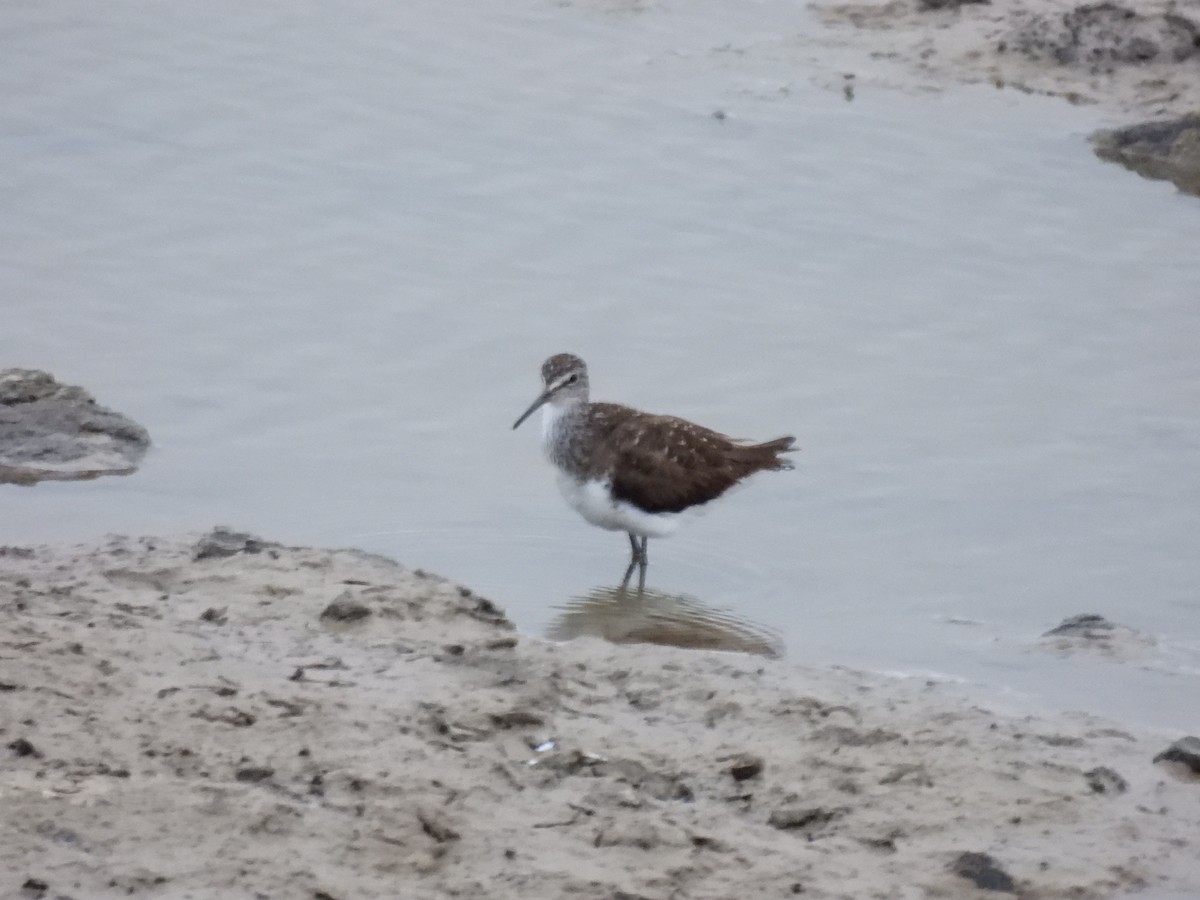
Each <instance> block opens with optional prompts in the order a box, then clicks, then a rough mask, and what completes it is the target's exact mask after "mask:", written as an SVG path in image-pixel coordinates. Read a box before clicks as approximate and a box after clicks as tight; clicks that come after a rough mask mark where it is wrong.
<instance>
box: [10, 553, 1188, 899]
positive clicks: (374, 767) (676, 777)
mask: <svg viewBox="0 0 1200 900" xmlns="http://www.w3.org/2000/svg"><path fill="white" fill-rule="evenodd" d="M0 554H2V555H0V604H2V605H3V609H4V613H3V614H4V617H5V621H6V622H7V623H8V627H7V628H6V630H5V632H4V634H3V636H2V637H0V709H3V713H4V715H3V718H2V719H0V727H2V730H3V734H2V735H0V738H2V742H0V746H2V747H3V748H4V750H3V759H4V765H3V767H2V768H0V802H2V804H3V809H4V816H3V817H2V818H0V871H2V872H3V873H4V874H3V876H0V877H2V878H3V883H0V896H5V897H9V896H12V897H71V898H76V900H82V898H105V897H129V896H134V897H172V898H175V897H222V898H225V897H304V898H337V900H347V898H362V897H406V898H435V897H437V898H441V897H472V898H474V897H485V896H486V897H538V898H541V897H547V898H554V897H567V896H570V897H576V898H596V900H600V898H604V900H614V898H625V900H632V898H648V900H667V898H713V900H717V898H722V900H724V898H729V897H786V896H796V895H799V896H804V897H807V898H833V897H839V898H843V897H844V898H855V900H861V898H870V897H878V898H925V897H947V898H972V897H990V898H997V897H1003V896H1018V897H1022V898H1068V897H1069V898H1076V900H1080V898H1092V897H1110V896H1123V895H1125V894H1127V893H1129V892H1132V891H1136V890H1139V889H1142V888H1148V889H1151V891H1152V892H1153V893H1148V894H1146V896H1154V894H1155V893H1157V892H1165V891H1167V890H1171V891H1175V892H1179V893H1180V894H1181V895H1182V896H1188V895H1193V896H1200V863H1197V862H1196V860H1197V859H1198V858H1200V854H1198V853H1197V846H1196V841H1197V838H1198V836H1200V803H1198V802H1197V797H1198V796H1200V795H1198V794H1197V791H1198V790H1200V785H1197V784H1195V783H1193V782H1190V781H1188V780H1187V779H1186V778H1183V777H1181V776H1179V775H1177V774H1176V773H1174V772H1172V771H1168V770H1167V769H1164V768H1163V767H1162V766H1161V765H1159V766H1156V765H1153V764H1152V762H1151V760H1152V759H1153V757H1154V756H1155V754H1156V753H1158V752H1159V751H1160V750H1162V749H1163V748H1164V747H1165V746H1166V744H1168V743H1169V742H1170V740H1172V739H1173V738H1174V737H1177V736H1178V735H1153V734H1145V733H1141V732H1139V731H1137V730H1132V729H1128V728H1124V727H1122V726H1119V725H1114V724H1112V723H1109V722H1104V721H1100V720H1097V719H1094V718H1089V717H1085V716H1082V715H1063V716H1058V717H1053V718H1040V717H1033V716H1028V717H1020V718H1013V717H1010V716H1006V715H1002V714H997V713H995V712H992V711H989V710H987V709H984V708H980V707H978V706H972V705H969V704H967V703H965V702H964V701H962V700H961V699H957V698H955V697H954V696H950V695H948V694H947V692H946V691H947V689H945V688H942V687H937V686H931V685H926V684H924V683H920V682H912V681H906V682H899V681H889V680H887V679H883V678H880V677H875V676H867V675H863V674H861V673H856V672H852V671H847V670H831V671H816V670H813V669H807V668H804V667H802V666H800V665H798V664H796V663H794V662H788V661H779V660H767V659H763V658H760V657H755V656H748V655H742V654H736V653H719V652H713V651H687V650H679V649H674V648H668V647H653V646H646V645H637V646H628V647H621V646H614V645H611V644H608V643H604V642H601V641H599V640H596V639H594V638H587V639H581V640H576V641H572V642H569V643H565V644H553V643H549V642H545V641H542V640H538V639H534V638H530V637H526V636H523V635H518V634H516V633H515V632H514V631H513V629H512V627H511V625H510V624H509V623H508V621H507V620H506V619H505V617H504V615H503V613H502V612H501V611H500V610H498V609H497V608H496V607H495V606H494V605H493V604H491V603H490V602H489V601H487V600H486V599H484V598H481V597H479V596H477V595H475V594H474V593H472V592H471V591H470V590H469V589H467V588H464V587H460V586H458V585H455V584H452V583H449V582H447V581H444V580H443V579H440V578H437V577H434V576H430V575H427V574H425V573H421V572H416V571H411V570H408V569H405V568H403V567H401V566H399V565H396V564H394V563H392V562H390V561H388V560H385V559H382V558H380V557H377V556H371V555H368V554H364V553H361V552H357V551H352V550H344V551H332V552H331V551H324V550H314V549H303V548H290V547H282V546H277V545H272V544H267V543H263V542H260V541H257V540H253V539H248V538H247V537H246V536H237V535H232V536H231V535H228V534H224V535H220V534H218V535H217V536H215V537H214V536H213V535H209V536H207V537H205V538H203V539H201V538H197V537H191V538H185V539H157V538H155V539H146V538H143V539H110V540H107V541H105V542H103V543H99V544H97V545H94V546H82V547H68V548H35V549H15V548H5V549H3V550H2V551H0Z"/></svg>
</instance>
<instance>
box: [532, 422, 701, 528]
mask: <svg viewBox="0 0 1200 900" xmlns="http://www.w3.org/2000/svg"><path fill="white" fill-rule="evenodd" d="M565 411H566V410H565V409H564V408H563V407H561V406H558V405H556V404H554V403H547V404H546V405H545V406H543V407H542V451H543V452H544V453H545V454H546V458H547V459H549V460H550V462H551V463H553V462H554V454H553V452H552V450H553V447H554V443H555V441H556V440H558V435H557V429H558V428H559V426H560V424H561V422H562V418H563V414H564V412H565ZM555 468H556V469H557V475H558V489H559V491H560V492H562V495H563V498H564V499H565V500H566V501H567V503H568V504H569V505H570V506H571V508H572V509H574V510H575V511H576V512H577V513H579V514H580V515H581V516H583V518H584V519H586V520H587V521H588V522H590V523H591V524H593V525H596V526H597V527H599V528H607V529H608V530H609V531H628V532H632V533H633V534H636V535H639V536H643V537H652V538H664V537H669V536H670V535H672V534H674V533H675V531H676V530H677V529H678V528H679V525H680V519H681V518H682V517H683V515H686V513H684V514H680V513H648V512H643V511H642V510H640V509H638V508H637V507H636V506H634V505H632V504H630V503H626V502H624V501H622V500H613V498H612V492H611V487H612V486H611V483H610V482H609V481H608V480H607V479H596V478H593V479H587V480H580V479H579V478H576V477H575V476H574V475H571V474H569V473H567V472H564V471H563V470H562V469H559V468H558V467H557V466H555Z"/></svg>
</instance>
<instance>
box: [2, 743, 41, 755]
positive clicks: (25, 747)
mask: <svg viewBox="0 0 1200 900" xmlns="http://www.w3.org/2000/svg"><path fill="white" fill-rule="evenodd" d="M8 749H9V750H11V751H12V752H13V753H15V754H16V755H17V756H22V757H23V756H32V757H33V758H34V759H41V757H42V753H41V751H40V750H38V748H37V747H35V746H33V744H31V743H30V742H29V741H27V740H26V739H25V738H17V739H16V740H15V741H12V742H11V743H10V744H9V745H8Z"/></svg>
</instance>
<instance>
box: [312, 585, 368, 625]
mask: <svg viewBox="0 0 1200 900" xmlns="http://www.w3.org/2000/svg"><path fill="white" fill-rule="evenodd" d="M369 615H371V608H370V607H369V606H367V605H366V604H363V603H360V602H359V601H357V600H355V599H354V596H353V595H352V594H351V593H350V592H349V591H346V592H345V593H343V594H341V595H340V596H339V597H338V598H337V599H336V600H334V601H333V602H332V603H330V604H329V605H328V606H327V607H325V608H324V609H323V610H321V619H322V620H323V621H326V620H327V621H330V622H358V621H359V620H361V619H365V618H367V616H369Z"/></svg>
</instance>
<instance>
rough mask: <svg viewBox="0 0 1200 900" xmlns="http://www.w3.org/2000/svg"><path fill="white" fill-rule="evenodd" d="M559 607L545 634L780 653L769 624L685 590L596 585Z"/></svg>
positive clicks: (559, 638) (779, 643)
mask: <svg viewBox="0 0 1200 900" xmlns="http://www.w3.org/2000/svg"><path fill="white" fill-rule="evenodd" d="M561 610H562V611H561V612H560V613H559V614H558V616H557V617H555V619H554V620H553V621H552V622H551V623H550V625H549V627H548V628H547V629H546V637H548V638H550V639H551V640H556V641H567V640H570V639H571V638H576V637H581V636H583V635H590V636H592V637H601V638H604V639H605V640H609V641H612V642H613V643H614V644H666V645H668V646H671V647H688V648H691V649H696V650H732V651H735V652H738V653H754V654H757V655H759V656H767V657H770V658H772V659H776V658H778V657H781V656H783V642H782V641H781V640H780V639H779V636H778V635H777V634H775V633H774V632H773V631H771V630H770V629H768V628H765V627H763V626H761V625H755V624H753V623H751V622H747V621H746V620H744V619H740V618H738V617H737V616H734V615H732V614H730V613H727V612H723V611H721V610H718V609H714V608H713V607H711V606H708V605H706V604H704V603H702V602H701V601H699V600H697V599H696V598H695V597H689V596H687V595H686V594H666V593H663V592H662V591H655V590H638V591H634V590H630V589H628V588H626V587H624V586H621V587H615V588H603V587H602V588H596V589H595V590H593V591H591V592H589V593H588V594H586V595H584V596H582V597H572V598H571V599H570V600H568V601H567V602H566V603H564V604H563V605H562V607H561Z"/></svg>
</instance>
